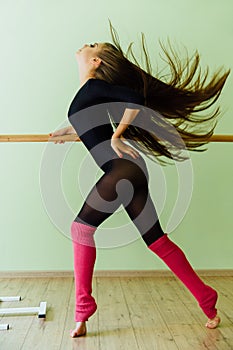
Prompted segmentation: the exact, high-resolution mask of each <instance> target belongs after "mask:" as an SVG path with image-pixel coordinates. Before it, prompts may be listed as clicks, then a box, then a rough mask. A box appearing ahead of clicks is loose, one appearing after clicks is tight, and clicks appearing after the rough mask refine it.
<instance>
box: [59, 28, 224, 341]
mask: <svg viewBox="0 0 233 350" xmlns="http://www.w3.org/2000/svg"><path fill="white" fill-rule="evenodd" d="M111 29H112V36H113V42H114V45H112V44H110V43H95V44H91V45H84V46H83V47H82V48H81V49H80V50H78V52H77V53H76V58H77V62H78V67H79V75H80V82H81V87H80V89H79V91H78V93H77V94H76V96H75V97H74V99H73V101H72V103H71V105H70V108H69V112H68V117H69V121H70V123H71V125H72V126H71V127H68V128H64V129H62V130H59V131H57V132H55V133H53V134H52V136H59V135H64V134H69V133H77V134H78V135H79V137H80V139H81V141H82V142H83V143H84V145H85V146H86V148H87V149H88V150H89V151H90V153H91V155H92V156H93V158H94V160H95V161H96V163H97V164H98V165H99V166H100V167H101V169H102V170H103V171H104V174H103V176H102V177H101V178H100V180H99V181H98V182H97V183H96V184H95V186H94V187H93V189H92V190H91V191H90V193H89V195H88V197H87V199H86V201H85V203H84V204H83V206H82V208H81V210H80V212H79V214H78V215H77V217H76V219H75V220H74V222H73V223H72V227H71V233H72V240H73V250H74V271H75V287H76V292H75V293H76V306H75V321H76V327H75V329H74V330H73V331H72V332H71V336H72V337H76V336H81V335H84V334H86V321H87V320H88V318H89V317H90V316H91V315H93V313H94V312H95V311H96V308H97V306H96V302H95V300H94V298H93V296H92V276H93V269H94V263H95V258H96V248H95V242H94V233H95V231H96V229H97V227H98V226H99V225H101V223H103V222H104V220H105V219H107V218H108V217H109V216H110V215H111V214H112V213H114V211H116V209H117V208H118V207H119V206H120V205H121V204H123V206H124V208H125V210H126V212H127V213H128V215H129V217H130V219H131V220H132V221H133V222H134V224H135V225H136V227H137V229H138V230H139V232H140V233H141V235H142V238H143V240H144V241H145V243H146V245H147V246H148V248H149V249H150V251H152V252H153V253H155V254H156V255H158V256H159V257H160V258H161V259H162V260H163V261H164V263H165V264H167V266H168V267H169V268H170V269H171V270H172V271H173V272H174V274H175V275H176V276H177V277H178V278H179V279H180V280H181V281H182V282H183V283H184V285H185V286H186V287H187V288H188V289H189V291H190V292H191V293H192V294H193V296H194V297H195V298H196V300H197V302H198V303H199V306H200V307H201V309H202V310H203V312H204V313H205V315H206V316H207V318H208V321H207V323H206V326H207V327H208V328H216V327H217V326H218V324H219V322H220V318H219V316H218V315H217V310H216V302H217V292H216V291H215V290H214V289H212V288H211V287H210V286H207V285H205V284H204V283H203V281H202V280H201V279H200V278H199V277H198V276H197V274H196V273H195V272H194V270H193V269H192V267H191V266H190V264H189V262H188V260H187V259H186V257H185V255H184V253H183V252H182V250H181V249H180V248H179V247H178V246H177V245H176V244H175V243H173V242H172V241H171V240H170V239H169V238H168V235H167V234H165V233H164V232H163V230H162V228H161V226H160V223H159V220H158V216H157V213H156V210H155V208H154V205H153V203H152V201H151V198H150V195H149V190H148V172H147V169H146V164H145V162H144V160H143V158H142V156H141V153H139V151H142V153H144V154H146V155H149V156H152V157H153V156H154V157H156V159H160V158H159V157H161V156H162V160H164V159H169V158H171V159H176V160H183V159H184V157H183V153H182V150H183V149H184V148H185V147H186V148H187V149H189V150H197V149H198V147H199V146H201V145H203V144H204V143H206V142H207V141H203V136H204V138H208V137H209V136H211V135H212V134H213V131H214V127H215V125H216V118H217V115H218V112H219V110H218V108H216V109H215V110H214V111H212V112H211V113H210V112H209V113H208V115H207V117H206V116H205V117H204V116H201V115H200V112H201V111H203V110H208V111H209V107H211V106H212V105H213V103H215V101H216V100H217V98H218V97H219V95H220V93H221V90H222V88H223V86H224V83H225V81H226V79H227V76H228V74H229V71H227V72H223V73H221V72H220V71H218V72H216V73H215V74H214V75H213V76H212V77H211V79H210V80H209V82H208V81H207V78H208V72H206V73H205V74H204V76H203V75H202V74H201V72H200V70H199V55H198V53H196V54H195V56H194V57H193V58H192V59H191V60H189V59H187V61H186V63H185V64H181V61H179V59H178V57H177V56H176V55H175V53H174V51H173V55H169V54H168V52H167V51H166V50H165V53H166V55H167V58H168V62H169V65H170V68H171V73H172V74H171V80H170V81H169V82H163V81H162V80H160V79H158V78H156V77H154V76H153V75H152V73H151V69H150V63H149V59H148V55H147V52H146V49H145V44H144V40H142V44H143V49H144V54H145V58H146V63H147V64H146V69H142V68H140V66H139V64H138V63H137V61H136V59H135V57H134V55H133V52H132V50H131V47H130V48H129V50H128V53H131V57H132V60H130V59H129V58H127V57H128V56H127V54H124V52H123V51H122V49H121V47H120V44H119V41H118V39H117V35H116V33H115V31H114V29H113V28H111ZM111 121H112V122H113V124H114V125H115V131H113V128H112V123H111ZM143 125H145V128H143ZM122 136H123V137H124V138H126V139H127V140H129V144H126V143H125V142H124V140H123V139H121V137H122ZM133 146H134V147H133ZM87 171H88V169H87ZM132 189H133V193H132ZM128 191H131V193H132V196H131V198H130V200H129V199H128V196H127V195H125V194H127V192H128Z"/></svg>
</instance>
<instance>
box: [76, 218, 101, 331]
mask: <svg viewBox="0 0 233 350" xmlns="http://www.w3.org/2000/svg"><path fill="white" fill-rule="evenodd" d="M95 230H96V228H95V227H92V226H88V225H84V224H81V223H79V222H75V221H74V222H73V223H72V226H71V234H72V241H73V251H74V275H75V321H76V322H77V323H81V325H82V323H85V321H87V320H88V318H89V317H90V316H91V315H93V313H94V312H95V311H96V309H97V306H96V302H95V299H94V298H93V296H92V295H91V294H92V277H93V270H94V264H95V259H96V248H95V242H94V237H93V235H94V232H95ZM81 328H82V330H81V333H82V334H81V333H80V334H73V335H72V334H71V336H78V335H84V334H85V327H81ZM73 332H74V331H73Z"/></svg>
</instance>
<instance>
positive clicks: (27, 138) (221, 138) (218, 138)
mask: <svg viewBox="0 0 233 350" xmlns="http://www.w3.org/2000/svg"><path fill="white" fill-rule="evenodd" d="M198 140H199V141H202V140H203V141H208V142H233V135H213V136H211V137H210V138H209V139H204V138H203V139H202V138H199V139H198ZM55 141H65V142H78V141H80V138H79V137H78V136H76V135H75V134H71V135H64V136H55V137H51V136H50V135H49V134H41V135H37V134H21V135H0V142H55ZM190 141H191V140H190ZM194 141H195V140H194Z"/></svg>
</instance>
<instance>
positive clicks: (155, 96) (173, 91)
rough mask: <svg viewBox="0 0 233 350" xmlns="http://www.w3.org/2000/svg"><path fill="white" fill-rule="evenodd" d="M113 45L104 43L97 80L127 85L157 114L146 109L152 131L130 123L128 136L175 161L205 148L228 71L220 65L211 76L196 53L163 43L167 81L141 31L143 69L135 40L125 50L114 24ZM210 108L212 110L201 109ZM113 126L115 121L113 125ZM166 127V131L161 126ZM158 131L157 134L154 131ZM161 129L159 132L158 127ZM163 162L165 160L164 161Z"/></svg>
mask: <svg viewBox="0 0 233 350" xmlns="http://www.w3.org/2000/svg"><path fill="white" fill-rule="evenodd" d="M110 30H111V35H112V40H113V44H114V45H113V44H111V43H104V45H103V46H102V47H101V50H100V51H99V53H98V55H99V57H100V58H101V60H102V62H101V64H100V66H99V67H98V69H97V70H96V78H98V79H103V80H105V81H107V82H109V83H111V84H114V85H122V86H127V87H129V88H131V89H133V90H135V91H137V92H138V93H140V94H141V95H143V96H144V99H145V106H146V107H148V108H149V109H151V110H153V111H156V112H159V113H157V114H155V116H153V114H152V115H150V114H148V113H145V118H147V119H148V120H147V121H145V122H147V124H148V123H149V124H150V130H149V131H148V129H147V130H145V129H143V128H140V127H136V126H134V125H130V126H129V127H128V128H127V129H126V131H125V132H124V135H123V136H124V137H125V138H127V139H130V140H131V141H132V142H133V144H134V146H135V147H137V148H138V149H140V150H142V151H143V152H144V153H145V154H146V155H148V156H155V157H156V158H157V157H158V156H165V157H167V158H172V159H175V160H183V159H185V158H186V157H184V155H183V154H182V150H183V149H185V148H187V149H188V150H195V151H203V150H205V149H199V148H200V146H203V145H204V144H207V143H208V139H209V138H210V136H211V135H212V134H213V132H214V129H215V126H216V123H217V120H218V116H219V113H220V108H219V106H217V107H215V108H214V109H212V108H211V111H210V110H209V108H210V107H211V106H212V105H213V104H215V102H216V101H217V99H218V97H219V95H220V93H221V91H222V89H223V86H224V84H225V82H226V79H227V77H228V75H229V73H230V70H227V71H224V70H223V69H222V68H221V69H219V70H217V71H216V72H214V74H212V76H211V78H210V79H209V81H208V78H209V69H208V67H207V69H206V70H205V72H204V73H202V71H201V68H200V55H199V53H198V51H196V52H195V54H194V55H193V56H192V57H191V58H190V57H188V55H187V56H186V58H185V59H183V58H182V59H181V58H180V57H179V55H178V54H177V53H176V51H175V50H174V48H173V47H172V45H171V43H170V42H168V49H166V48H165V46H164V45H163V44H161V43H160V45H161V48H162V50H163V52H164V54H165V57H166V61H167V63H168V66H169V68H170V74H169V76H166V77H165V78H166V81H163V80H165V78H163V80H162V79H161V78H159V77H158V75H157V74H156V75H155V74H152V68H151V62H150V59H149V55H148V51H147V48H146V43H145V37H144V35H143V34H142V38H141V45H142V52H143V56H144V63H145V64H144V65H145V68H144V69H143V68H141V65H140V64H139V62H138V60H137V59H136V57H135V55H134V52H133V50H132V43H131V44H130V45H129V47H128V49H127V51H126V53H124V52H123V50H122V48H121V45H120V41H119V38H118V35H117V32H116V30H115V29H114V28H113V26H112V25H111V23H110ZM205 110H208V112H209V113H208V114H207V116H206V115H203V114H202V113H201V112H203V111H205ZM115 126H117V124H116V123H115ZM164 128H165V129H166V133H165V136H164V137H158V135H164V132H163V131H162V129H164ZM155 130H156V132H154V131H155ZM158 130H160V131H158ZM162 162H163V161H162Z"/></svg>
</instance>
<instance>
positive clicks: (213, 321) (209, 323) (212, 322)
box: [205, 316, 221, 329]
mask: <svg viewBox="0 0 233 350" xmlns="http://www.w3.org/2000/svg"><path fill="white" fill-rule="evenodd" d="M220 321H221V319H220V317H219V316H215V317H214V318H211V319H210V318H209V319H208V321H207V323H206V325H205V326H206V327H207V328H209V329H214V328H217V327H218V325H219V323H220Z"/></svg>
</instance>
